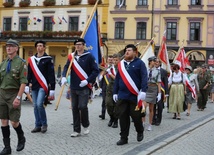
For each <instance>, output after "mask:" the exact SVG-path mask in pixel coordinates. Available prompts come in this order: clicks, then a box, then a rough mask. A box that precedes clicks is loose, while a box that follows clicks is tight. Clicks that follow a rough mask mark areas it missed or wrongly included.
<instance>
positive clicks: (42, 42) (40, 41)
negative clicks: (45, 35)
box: [35, 40, 46, 47]
mask: <svg viewBox="0 0 214 155" xmlns="http://www.w3.org/2000/svg"><path fill="white" fill-rule="evenodd" d="M39 43H41V44H43V45H44V46H45V44H46V42H45V41H42V40H39V41H37V42H36V43H35V47H36V46H37V44H39Z"/></svg>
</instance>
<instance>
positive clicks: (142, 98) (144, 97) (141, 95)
mask: <svg viewBox="0 0 214 155" xmlns="http://www.w3.org/2000/svg"><path fill="white" fill-rule="evenodd" d="M145 99H146V93H145V92H142V91H140V92H139V93H138V95H137V101H138V102H139V101H140V100H142V101H144V100H145Z"/></svg>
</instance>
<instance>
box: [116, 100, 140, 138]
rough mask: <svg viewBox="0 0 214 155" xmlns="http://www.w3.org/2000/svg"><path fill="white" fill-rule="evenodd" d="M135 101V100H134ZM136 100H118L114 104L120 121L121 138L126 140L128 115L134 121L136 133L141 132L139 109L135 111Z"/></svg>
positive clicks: (128, 125)
mask: <svg viewBox="0 0 214 155" xmlns="http://www.w3.org/2000/svg"><path fill="white" fill-rule="evenodd" d="M136 102H137V101H136ZM136 102H133V101H130V100H119V101H118V102H117V104H116V113H117V116H118V118H119V123H120V136H121V139H124V140H128V136H129V128H130V116H131V118H132V120H133V121H134V126H135V130H136V131H137V133H143V131H144V128H143V125H142V114H141V110H138V111H135V107H136V105H137V103H136Z"/></svg>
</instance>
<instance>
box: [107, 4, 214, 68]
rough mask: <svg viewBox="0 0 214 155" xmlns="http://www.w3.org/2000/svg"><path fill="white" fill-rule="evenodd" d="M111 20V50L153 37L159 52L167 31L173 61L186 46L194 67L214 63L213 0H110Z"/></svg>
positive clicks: (146, 41) (109, 45)
mask: <svg viewBox="0 0 214 155" xmlns="http://www.w3.org/2000/svg"><path fill="white" fill-rule="evenodd" d="M108 22H109V23H111V24H108V42H107V45H108V47H109V53H115V52H118V51H120V50H122V49H123V48H124V47H125V45H126V44H128V43H133V44H137V43H138V42H140V45H138V49H139V51H140V52H142V51H143V50H144V49H145V46H146V45H147V44H148V42H149V40H150V39H151V38H152V37H153V36H155V38H154V41H155V43H156V52H158V49H159V46H160V44H161V40H162V36H163V34H164V32H165V35H166V39H167V49H168V53H169V59H170V61H172V60H173V59H174V57H175V55H176V53H177V51H178V49H179V47H180V46H182V45H183V46H184V49H185V51H186V55H187V57H188V58H189V60H190V62H191V65H192V66H193V67H196V66H197V65H200V64H202V63H207V64H209V65H211V66H213V65H214V59H213V55H214V49H213V47H214V0H158V1H157V0H110V2H109V16H108Z"/></svg>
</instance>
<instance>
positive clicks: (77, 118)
mask: <svg viewBox="0 0 214 155" xmlns="http://www.w3.org/2000/svg"><path fill="white" fill-rule="evenodd" d="M74 45H75V50H76V52H75V53H72V54H70V55H69V56H68V60H67V62H66V64H65V66H64V69H63V73H62V80H61V83H62V85H63V84H65V83H66V81H67V80H66V78H65V77H66V73H67V71H68V68H69V65H70V63H71V61H73V62H72V66H71V70H70V89H71V98H72V112H73V122H74V126H73V130H74V132H73V133H72V134H71V137H77V136H79V135H80V132H81V124H82V126H83V128H84V131H83V134H88V133H89V129H88V127H89V115H88V99H89V94H90V91H91V85H92V84H93V83H94V82H95V80H96V77H97V76H98V74H99V69H98V65H97V63H96V60H95V58H94V56H93V55H92V54H91V53H90V52H88V51H85V50H84V46H85V40H84V39H82V38H79V39H77V40H76V41H75V42H74Z"/></svg>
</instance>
